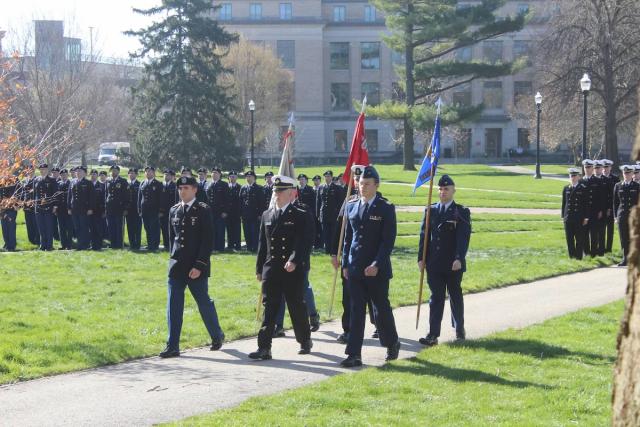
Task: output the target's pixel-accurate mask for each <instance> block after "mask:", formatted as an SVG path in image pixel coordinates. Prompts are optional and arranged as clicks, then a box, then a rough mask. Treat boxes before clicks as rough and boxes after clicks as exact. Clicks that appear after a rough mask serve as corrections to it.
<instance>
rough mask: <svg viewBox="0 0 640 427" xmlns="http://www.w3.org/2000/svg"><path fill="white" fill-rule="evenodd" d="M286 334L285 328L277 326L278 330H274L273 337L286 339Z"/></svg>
mask: <svg viewBox="0 0 640 427" xmlns="http://www.w3.org/2000/svg"><path fill="white" fill-rule="evenodd" d="M285 335H286V334H285V333H284V328H283V327H282V326H280V325H276V328H275V329H274V330H273V337H274V338H282V337H284V336H285Z"/></svg>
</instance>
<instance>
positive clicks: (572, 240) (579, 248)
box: [561, 182, 589, 259]
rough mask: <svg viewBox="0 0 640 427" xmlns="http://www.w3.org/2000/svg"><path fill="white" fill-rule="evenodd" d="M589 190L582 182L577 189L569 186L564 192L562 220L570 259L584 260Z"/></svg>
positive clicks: (576, 186) (577, 185)
mask: <svg viewBox="0 0 640 427" xmlns="http://www.w3.org/2000/svg"><path fill="white" fill-rule="evenodd" d="M587 195H588V194H587V188H586V187H585V186H584V184H583V183H582V182H578V183H577V184H576V185H575V187H574V186H573V185H567V186H566V187H564V190H562V212H561V216H562V220H563V222H564V232H565V236H566V238H567V250H568V251H569V257H570V258H575V259H582V254H583V253H584V225H583V224H584V220H585V219H588V218H589V213H588V211H587V205H586V202H587Z"/></svg>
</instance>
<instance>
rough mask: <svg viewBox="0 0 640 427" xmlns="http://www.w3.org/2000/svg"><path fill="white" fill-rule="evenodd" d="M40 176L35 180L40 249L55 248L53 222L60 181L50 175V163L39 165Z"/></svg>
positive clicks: (35, 206) (35, 203)
mask: <svg viewBox="0 0 640 427" xmlns="http://www.w3.org/2000/svg"><path fill="white" fill-rule="evenodd" d="M38 169H39V170H40V176H37V177H36V178H34V180H33V194H34V199H33V202H34V208H35V213H36V223H37V224H38V232H39V233H40V250H42V251H52V250H53V224H54V221H53V220H54V215H55V214H56V212H57V206H56V193H57V191H58V183H57V182H56V180H55V179H53V177H51V176H50V175H49V165H48V164H46V163H42V164H41V165H40V166H38Z"/></svg>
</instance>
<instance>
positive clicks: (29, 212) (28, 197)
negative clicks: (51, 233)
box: [21, 167, 40, 246]
mask: <svg viewBox="0 0 640 427" xmlns="http://www.w3.org/2000/svg"><path fill="white" fill-rule="evenodd" d="M34 180H35V176H34V170H33V169H32V168H31V167H29V168H27V170H26V171H25V179H24V180H23V182H22V192H21V193H22V194H21V196H22V201H23V202H24V203H23V208H22V210H23V211H24V222H25V225H26V226H27V238H28V239H29V243H31V244H32V245H36V246H40V232H39V231H38V223H37V221H36V211H35V207H34V206H33V199H34V193H33V181H34Z"/></svg>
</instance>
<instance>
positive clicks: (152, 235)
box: [138, 166, 162, 252]
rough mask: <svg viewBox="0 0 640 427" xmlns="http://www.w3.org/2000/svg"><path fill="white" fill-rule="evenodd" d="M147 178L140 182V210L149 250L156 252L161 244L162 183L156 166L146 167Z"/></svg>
mask: <svg viewBox="0 0 640 427" xmlns="http://www.w3.org/2000/svg"><path fill="white" fill-rule="evenodd" d="M144 174H145V177H146V179H145V180H144V181H143V182H142V183H141V184H140V191H138V210H139V211H140V216H141V217H142V225H144V231H145V233H146V235H147V250H149V251H151V252H154V251H157V250H158V247H159V246H160V217H159V215H160V199H161V197H162V184H160V181H158V180H157V179H156V168H155V167H153V166H147V167H145V168H144Z"/></svg>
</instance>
